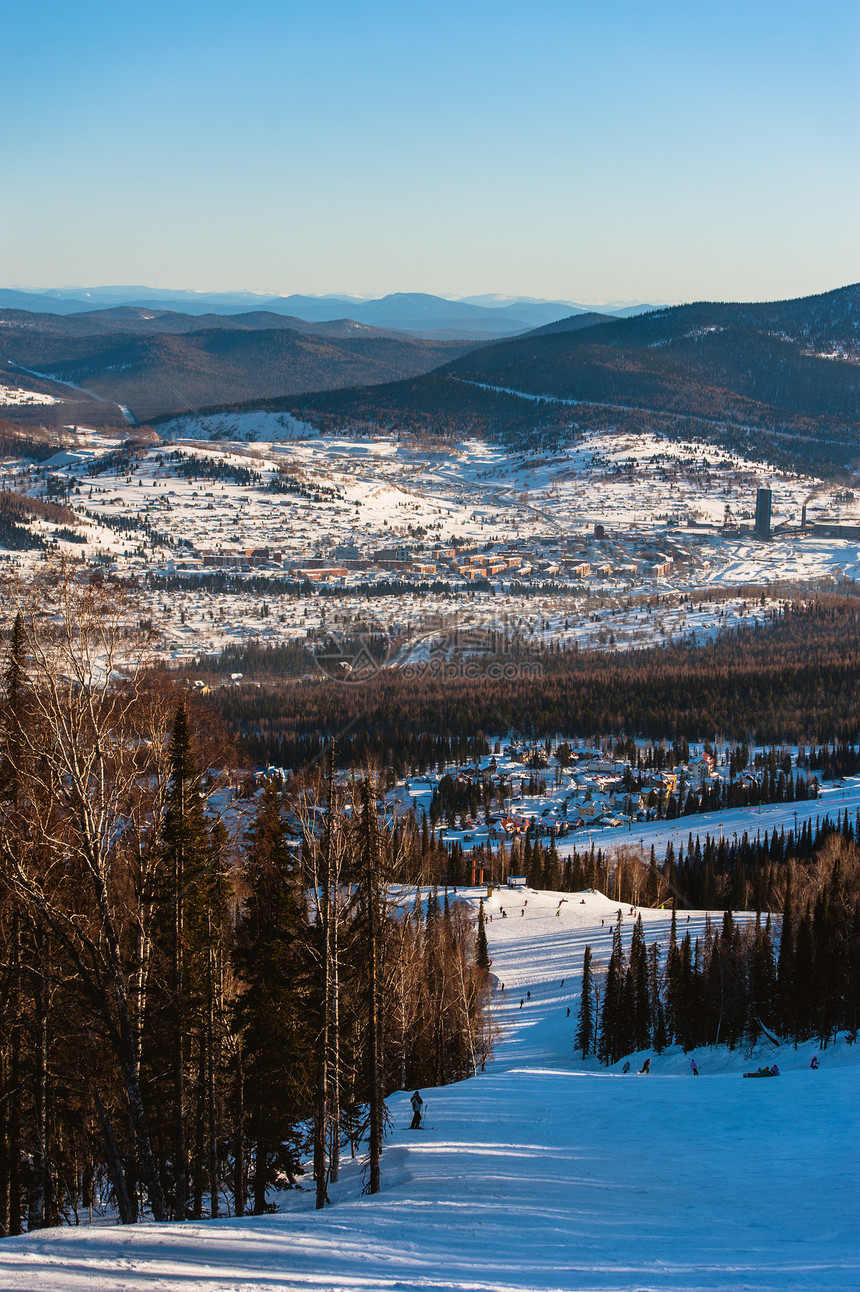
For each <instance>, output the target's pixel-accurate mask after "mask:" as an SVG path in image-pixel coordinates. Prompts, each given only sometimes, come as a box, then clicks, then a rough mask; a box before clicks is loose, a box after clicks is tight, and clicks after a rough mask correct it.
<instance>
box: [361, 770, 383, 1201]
mask: <svg viewBox="0 0 860 1292" xmlns="http://www.w3.org/2000/svg"><path fill="white" fill-rule="evenodd" d="M362 798H363V808H364V812H363V816H364V821H363V835H364V838H363V841H362V843H363V853H364V856H363V858H362V860H363V862H364V887H365V902H366V907H367V909H366V920H367V941H368V948H367V952H368V965H367V1084H368V1102H369V1111H370V1174H369V1179H368V1184H367V1192H368V1193H378V1192H379V1188H380V1181H379V1163H380V1157H381V1155H382V1131H383V1124H382V1121H383V1118H382V1086H381V1054H380V1023H379V892H378V888H379V867H378V857H377V851H378V849H377V839H376V829H377V822H376V803H375V796H374V795H373V794H372V793H371V787H370V782H369V781H365V782H364V784H363V786H362Z"/></svg>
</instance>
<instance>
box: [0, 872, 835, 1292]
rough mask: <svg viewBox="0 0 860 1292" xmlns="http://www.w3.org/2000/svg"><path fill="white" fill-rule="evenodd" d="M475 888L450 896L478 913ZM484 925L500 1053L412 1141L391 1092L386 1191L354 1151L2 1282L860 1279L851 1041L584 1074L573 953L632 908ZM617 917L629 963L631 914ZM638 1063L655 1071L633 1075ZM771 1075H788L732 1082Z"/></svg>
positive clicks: (273, 1286)
mask: <svg viewBox="0 0 860 1292" xmlns="http://www.w3.org/2000/svg"><path fill="white" fill-rule="evenodd" d="M482 891H484V892H485V890H478V889H470V890H467V891H466V892H465V893H461V894H459V896H461V897H464V898H465V900H467V901H469V902H470V903H471V904H472V906H473V909H474V911H475V913H476V914H477V907H478V898H479V896H480V895H481V892H482ZM562 898H564V901H561V899H562ZM526 903H527V905H526ZM502 908H504V909H505V910H506V912H507V917H506V918H502V916H501V909H502ZM557 910H560V914H558V915H557V914H556V911H557ZM485 912H486V914H487V916H488V917H489V916H492V917H493V918H492V920H491V921H490V920H489V919H488V922H487V926H486V928H487V936H488V942H489V950H490V955H491V956H492V960H493V965H492V974H493V978H494V982H495V984H496V987H495V991H494V995H493V1012H494V1017H495V1021H496V1024H497V1027H498V1034H499V1035H498V1041H497V1044H496V1047H495V1051H494V1055H493V1057H492V1058H491V1059H490V1060H489V1061H488V1062H487V1064H486V1070H485V1071H484V1072H482V1073H478V1075H477V1076H476V1077H474V1078H472V1079H471V1080H468V1081H464V1082H460V1083H458V1084H455V1085H450V1086H445V1087H442V1088H440V1089H435V1090H433V1091H429V1092H428V1091H427V1090H423V1091H422V1092H421V1093H422V1094H423V1096H424V1098H425V1100H427V1103H428V1107H427V1115H426V1117H425V1124H424V1126H423V1127H422V1129H420V1130H417V1131H410V1130H409V1124H410V1120H411V1117H412V1109H411V1107H410V1104H409V1099H410V1096H411V1095H412V1093H413V1092H412V1091H411V1090H409V1091H403V1092H397V1093H395V1094H393V1095H392V1096H391V1097H390V1098H389V1099H388V1101H387V1106H388V1110H389V1114H390V1118H391V1131H390V1134H389V1135H388V1136H387V1138H386V1145H385V1150H384V1152H383V1158H382V1192H381V1193H380V1194H378V1195H376V1196H375V1197H367V1196H362V1163H361V1161H360V1160H356V1161H354V1162H349V1161H348V1160H347V1163H346V1169H345V1170H344V1171H343V1172H342V1177H341V1180H340V1182H339V1183H338V1184H336V1185H333V1186H330V1191H329V1192H330V1197H331V1201H332V1205H331V1206H330V1207H329V1208H327V1209H326V1210H325V1211H321V1212H317V1211H315V1210H314V1194H313V1191H312V1188H311V1182H310V1180H309V1179H308V1180H307V1183H306V1187H305V1188H304V1189H302V1190H295V1191H292V1192H288V1193H286V1194H284V1195H282V1197H281V1199H280V1204H281V1209H280V1211H279V1212H278V1214H274V1215H270V1216H264V1217H251V1218H244V1219H241V1220H222V1221H210V1222H189V1223H185V1224H166V1225H155V1224H151V1223H145V1224H140V1225H138V1226H135V1227H126V1228H123V1227H119V1226H115V1225H113V1224H108V1223H106V1222H102V1223H101V1224H99V1223H96V1224H95V1225H93V1226H89V1225H87V1224H86V1223H82V1224H81V1225H80V1226H78V1227H64V1228H60V1229H50V1230H42V1231H39V1232H36V1233H33V1234H28V1235H24V1236H23V1237H20V1238H12V1239H7V1240H5V1241H4V1242H2V1243H0V1290H1V1292H13V1290H14V1292H79V1290H81V1289H86V1292H120V1289H121V1290H122V1292H411V1290H413V1289H414V1290H415V1292H419V1290H420V1292H423V1290H425V1289H426V1290H427V1292H431V1290H432V1292H453V1290H454V1289H457V1290H458V1292H460V1290H462V1292H514V1290H516V1292H526V1290H528V1292H531V1290H532V1289H534V1290H535V1292H537V1290H538V1289H540V1290H541V1292H549V1290H553V1292H555V1290H559V1292H561V1290H564V1292H586V1290H588V1292H591V1290H592V1289H593V1290H594V1292H598V1290H599V1292H603V1290H604V1289H606V1290H609V1289H612V1290H620V1289H624V1290H630V1292H633V1290H636V1292H650V1290H651V1289H654V1290H655V1292H700V1290H703V1289H717V1288H718V1289H732V1290H737V1292H741V1290H745V1289H756V1292H765V1290H769V1289H772V1290H773V1292H788V1290H790V1289H798V1290H799V1292H821V1290H822V1289H849V1288H857V1287H858V1286H860V1243H858V1225H857V1221H858V1206H857V1201H858V1196H860V1194H858V1165H857V1143H858V1131H860V1116H858V1099H857V1089H858V1087H857V1075H858V1059H860V1053H858V1049H860V1047H857V1046H854V1045H849V1044H847V1042H846V1041H845V1039H843V1038H840V1039H839V1040H838V1041H837V1042H836V1043H835V1044H833V1045H831V1046H828V1048H827V1049H826V1050H824V1051H822V1052H818V1050H817V1047H816V1045H815V1043H813V1042H809V1043H807V1044H805V1045H801V1046H800V1047H799V1048H798V1049H794V1048H793V1047H792V1046H790V1045H788V1044H785V1045H781V1046H779V1048H778V1049H777V1048H775V1047H773V1046H772V1045H771V1044H770V1043H766V1044H764V1045H760V1046H759V1047H758V1049H757V1050H756V1051H755V1052H754V1053H753V1054H749V1053H746V1054H745V1053H744V1052H743V1050H741V1049H736V1050H735V1051H733V1052H730V1051H728V1050H726V1049H725V1048H719V1049H700V1050H697V1051H696V1052H695V1053H694V1054H693V1055H692V1056H691V1055H689V1054H684V1053H682V1052H681V1051H680V1050H679V1049H678V1048H677V1047H674V1048H672V1049H670V1050H667V1051H664V1052H663V1053H662V1054H660V1055H656V1054H654V1053H651V1054H650V1055H649V1054H646V1053H643V1054H637V1055H631V1056H628V1060H623V1061H622V1062H620V1063H618V1064H617V1065H615V1067H613V1068H603V1067H601V1066H600V1065H599V1063H598V1062H597V1060H596V1059H594V1058H589V1059H588V1060H587V1061H585V1062H583V1061H582V1060H581V1059H580V1058H578V1056H577V1054H576V1053H575V1051H574V1046H573V1037H574V1031H575V1026H576V1021H577V1007H578V1001H579V985H580V976H581V970H582V959H583V952H584V949H585V946H586V944H587V943H590V944H591V946H592V949H593V953H594V957H595V961H596V962H597V963H598V965H602V966H604V967H605V964H606V962H607V960H608V957H609V949H610V939H611V934H612V925H613V924H614V922H615V919H616V917H617V912H618V904H617V903H615V902H612V901H610V900H609V899H608V898H606V897H604V896H602V895H600V894H596V893H592V892H584V893H575V894H574V893H567V894H552V893H547V892H542V893H536V892H533V891H531V890H518V891H515V892H508V891H506V890H503V891H501V892H498V891H497V892H496V893H494V895H493V896H492V897H491V898H490V899H489V900H485ZM622 915H623V917H624V922H623V930H624V945H625V950H626V948H627V947H628V946H629V938H630V935H631V933H632V929H633V923H634V919H633V917H632V916H631V914H630V910H629V908H624V909H623V910H622ZM641 915H642V920H643V925H644V932H645V938H646V942H649V943H650V942H652V941H657V942H659V943H660V945H661V948H662V949H663V951H665V947H666V945H667V941H668V934H669V921H670V913H669V912H668V911H665V910H645V909H642V910H641ZM720 918H721V917H720V915H719V914H717V915H715V917H714V919H715V921H718V920H719V919H720ZM738 918H739V919H743V917H742V916H739V917H738ZM704 924H705V913H704V912H693V913H690V917H689V924H688V923H687V912H683V913H679V916H678V932H679V935H683V934H684V933H685V932H686V931H687V930H688V929H689V930H690V932H691V934H692V935H693V936H694V937H695V936H697V935H698V936H701V935H702V933H703V930H704ZM562 980H563V985H562ZM502 983H504V990H502V988H501V984H502ZM521 1001H522V1002H523V1003H522V1006H521V1005H520V1002H521ZM568 1009H569V1011H570V1014H569V1016H568V1013H567V1011H568ZM815 1053H818V1057H819V1061H820V1067H819V1068H818V1070H817V1071H813V1070H811V1069H810V1061H811V1058H812V1056H813V1054H815ZM648 1057H650V1059H651V1064H650V1074H649V1075H638V1073H639V1069H640V1068H642V1066H643V1063H644V1061H645V1059H646V1058H648ZM691 1057H694V1058H695V1060H696V1064H697V1066H698V1070H699V1074H700V1075H699V1076H698V1078H695V1077H694V1076H693V1074H692V1071H691V1067H690V1058H691ZM626 1061H629V1065H630V1071H629V1073H627V1074H625V1073H624V1072H623V1067H624V1063H625V1062H626ZM774 1062H777V1063H778V1065H779V1069H780V1077H779V1079H778V1080H773V1081H744V1080H742V1079H741V1077H742V1073H743V1072H745V1071H748V1070H751V1069H752V1070H755V1069H756V1068H757V1067H759V1066H762V1065H765V1064H767V1065H770V1064H772V1063H774ZM85 1219H86V1218H85V1217H82V1220H85Z"/></svg>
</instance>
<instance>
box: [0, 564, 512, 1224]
mask: <svg viewBox="0 0 860 1292" xmlns="http://www.w3.org/2000/svg"><path fill="white" fill-rule="evenodd" d="M126 610H127V607H126V606H125V605H124V603H123V595H122V592H121V590H118V589H116V588H113V587H111V588H108V587H105V586H103V585H101V584H100V583H99V581H98V580H95V581H93V582H91V583H89V584H73V583H71V582H69V581H64V580H63V579H62V578H61V579H59V580H56V579H54V580H53V581H50V580H49V579H47V578H46V579H45V580H43V581H41V582H39V583H38V584H37V585H36V586H35V587H34V589H33V592H32V596H31V597H30V599H29V600H28V601H27V602H26V603H25V604H22V605H21V606H20V608H19V613H18V615H17V618H16V619H15V622H14V627H13V629H12V632H11V636H10V639H9V641H8V649H7V651H6V653H5V662H4V674H3V694H2V711H0V721H2V727H0V739H2V744H0V1227H2V1233H3V1234H4V1235H9V1234H16V1233H21V1232H22V1231H24V1230H25V1229H26V1230H31V1229H34V1228H39V1227H42V1226H50V1225H55V1224H60V1223H76V1222H77V1221H79V1220H80V1219H81V1218H82V1216H83V1215H85V1214H88V1213H89V1214H92V1211H95V1212H97V1213H100V1212H103V1211H104V1210H105V1208H108V1209H109V1210H114V1209H115V1211H116V1213H117V1214H118V1216H119V1218H120V1219H121V1220H122V1221H124V1222H131V1221H134V1220H135V1219H136V1218H137V1217H138V1216H139V1215H143V1214H146V1215H150V1216H151V1217H152V1218H153V1219H155V1220H165V1219H169V1218H173V1219H183V1218H186V1217H200V1216H204V1215H208V1216H219V1215H225V1214H232V1215H242V1214H246V1213H248V1212H253V1213H255V1214H259V1213H263V1212H266V1211H267V1210H271V1209H272V1207H273V1205H274V1204H273V1202H272V1197H273V1193H274V1191H275V1190H278V1189H283V1188H288V1187H290V1186H291V1185H294V1184H296V1183H297V1182H298V1181H299V1179H300V1177H301V1175H302V1163H303V1162H306V1161H307V1160H308V1157H309V1155H312V1158H313V1176H314V1183H313V1186H311V1187H315V1189H316V1195H317V1205H318V1206H323V1205H325V1202H326V1188H327V1184H328V1182H329V1181H331V1180H336V1179H337V1175H338V1169H339V1159H340V1154H341V1153H342V1152H349V1153H351V1154H353V1155H360V1156H361V1157H363V1158H365V1157H366V1172H365V1174H366V1188H367V1190H368V1191H370V1192H375V1191H376V1190H378V1188H379V1187H380V1153H381V1148H382V1142H383V1135H384V1131H385V1112H384V1102H383V1101H384V1097H385V1095H386V1094H388V1093H389V1092H390V1091H391V1090H393V1089H399V1088H403V1087H404V1086H406V1085H415V1084H424V1083H432V1084H444V1083H445V1082H447V1081H451V1080H455V1079H459V1078H462V1077H464V1076H468V1075H470V1074H472V1073H474V1072H475V1071H476V1070H477V1068H478V1067H479V1065H480V1064H481V1063H482V1062H483V1061H484V1060H485V1058H486V1057H487V1054H488V1053H489V1048H490V1044H491V1027H490V1021H489V1013H488V1006H487V1001H488V975H487V968H486V956H485V955H484V954H482V953H481V950H480V945H479V939H478V936H477V933H476V929H475V925H474V920H473V919H472V918H470V917H469V916H468V915H467V913H466V909H465V907H464V906H463V905H462V904H459V903H458V902H457V900H456V897H455V895H454V894H453V893H450V894H449V893H448V892H447V891H440V890H439V889H437V888H435V887H432V886H431V887H430V888H429V889H427V888H426V887H425V888H424V890H423V891H424V900H423V901H419V900H416V894H417V893H418V891H419V890H418V885H419V884H421V882H422V880H424V878H425V875H427V874H429V873H431V872H432V871H433V870H434V869H436V870H438V869H439V866H438V859H437V864H435V865H434V864H433V855H434V848H433V846H432V845H431V844H430V842H429V841H428V839H427V838H426V836H425V837H424V838H423V839H422V837H421V835H420V834H419V833H418V832H417V831H415V830H414V829H408V828H404V829H401V830H397V831H392V830H391V829H390V828H388V826H387V825H386V822H385V817H384V814H383V812H382V803H381V800H380V797H379V795H378V792H377V786H376V784H375V781H374V778H373V777H372V776H371V775H370V774H369V773H362V774H359V773H358V772H356V774H355V775H354V777H353V778H352V779H351V780H350V781H349V783H348V784H341V783H340V782H339V781H338V782H336V781H335V779H334V777H333V776H332V775H331V774H330V772H329V773H325V774H320V775H319V776H317V777H316V778H307V779H305V780H303V781H298V780H295V781H293V782H289V783H284V782H282V781H280V780H278V781H275V780H271V781H265V782H264V783H263V787H262V792H261V793H258V794H257V795H256V796H255V798H254V801H253V804H252V805H248V804H243V805H242V806H243V808H245V809H246V810H244V811H242V812H237V811H236V810H235V807H234V805H235V800H234V797H233V793H232V791H231V789H230V787H229V785H227V784H225V783H224V778H222V777H221V776H220V775H219V773H218V772H217V770H214V769H217V768H220V767H222V766H224V765H225V762H226V761H228V754H229V739H228V738H227V737H226V736H225V733H224V732H223V730H221V729H220V728H219V726H218V724H217V722H216V721H214V720H213V719H212V716H211V715H210V714H208V713H206V712H204V711H197V710H195V709H193V708H192V707H189V706H188V705H187V704H186V701H185V698H184V696H183V695H182V694H181V693H180V692H179V691H178V690H177V689H176V688H175V687H173V686H172V685H171V683H170V681H169V679H165V678H164V676H163V675H162V674H159V673H157V672H155V671H153V670H151V669H149V668H148V667H147V652H146V640H145V636H144V635H143V634H139V635H131V636H130V633H129V629H128V628H127V626H126V625H127V622H128V616H127V614H126ZM249 806H250V811H248V810H247V809H248V808H249ZM428 891H429V894H430V895H429V898H428V897H427V893H428ZM478 932H480V930H479V931H478ZM304 1187H309V1186H308V1185H307V1183H306V1184H305V1186H304Z"/></svg>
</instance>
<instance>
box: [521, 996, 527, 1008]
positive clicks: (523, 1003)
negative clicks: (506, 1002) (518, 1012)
mask: <svg viewBox="0 0 860 1292" xmlns="http://www.w3.org/2000/svg"><path fill="white" fill-rule="evenodd" d="M525 1003H526V1002H525V1001H524V1000H523V998H522V996H520V1009H522V1007H523V1005H525Z"/></svg>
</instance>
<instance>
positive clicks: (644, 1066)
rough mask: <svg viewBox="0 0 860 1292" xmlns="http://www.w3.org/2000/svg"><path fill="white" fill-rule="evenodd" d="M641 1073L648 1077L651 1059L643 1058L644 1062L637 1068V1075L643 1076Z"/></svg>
mask: <svg viewBox="0 0 860 1292" xmlns="http://www.w3.org/2000/svg"><path fill="white" fill-rule="evenodd" d="M643 1075H644V1076H646V1077H648V1076H650V1075H651V1060H650V1059H646V1060H645V1062H644V1063H643V1064H642V1067H641V1068H640V1069H639V1076H640V1077H641V1076H643Z"/></svg>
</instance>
